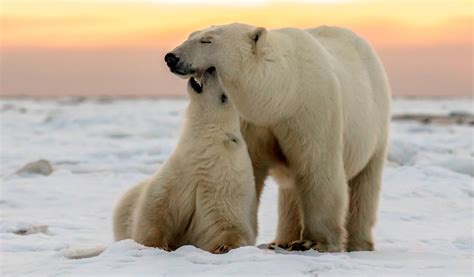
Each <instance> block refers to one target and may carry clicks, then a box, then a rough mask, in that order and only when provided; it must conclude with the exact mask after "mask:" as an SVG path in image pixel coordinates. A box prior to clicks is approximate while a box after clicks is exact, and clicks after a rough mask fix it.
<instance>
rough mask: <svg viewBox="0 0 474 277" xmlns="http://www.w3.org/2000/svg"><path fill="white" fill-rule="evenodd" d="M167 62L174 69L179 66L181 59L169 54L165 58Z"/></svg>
mask: <svg viewBox="0 0 474 277" xmlns="http://www.w3.org/2000/svg"><path fill="white" fill-rule="evenodd" d="M165 62H166V64H167V65H168V67H169V68H170V69H173V68H175V67H176V65H177V64H178V62H179V58H178V57H177V56H176V55H175V54H173V53H168V54H166V56H165Z"/></svg>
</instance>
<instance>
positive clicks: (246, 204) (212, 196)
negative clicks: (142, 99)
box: [114, 76, 257, 253]
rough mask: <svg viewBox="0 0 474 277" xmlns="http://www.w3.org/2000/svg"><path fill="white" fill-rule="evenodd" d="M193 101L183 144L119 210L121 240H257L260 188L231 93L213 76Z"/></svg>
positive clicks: (218, 247)
mask: <svg viewBox="0 0 474 277" xmlns="http://www.w3.org/2000/svg"><path fill="white" fill-rule="evenodd" d="M188 93H189V96H190V98H191V103H190V104H189V106H188V109H187V114H186V122H185V126H184V129H183V131H182V134H181V136H180V140H179V143H178V146H177V148H176V150H175V151H174V153H173V154H172V155H171V157H170V158H169V159H168V160H167V161H166V162H165V164H164V165H163V166H162V168H161V169H160V171H159V172H158V173H157V174H156V175H155V176H154V177H152V178H151V179H150V180H147V181H144V182H142V183H140V184H139V185H137V186H135V187H134V188H132V189H131V190H130V191H128V192H127V193H126V194H125V196H124V197H123V198H122V199H121V201H120V202H119V204H118V205H117V208H116V210H115V214H114V234H115V239H116V240H123V239H128V238H131V239H134V240H136V241H137V242H139V243H142V244H144V245H146V246H153V247H159V248H163V249H167V250H174V249H176V248H178V247H180V246H182V245H185V244H192V245H195V246H197V247H200V248H202V249H205V250H207V251H212V252H216V253H222V252H226V251H228V250H229V249H232V248H236V247H239V246H242V245H252V244H254V243H255V237H256V223H257V219H256V209H257V208H256V202H257V198H256V192H255V182H254V177H253V172H252V166H251V160H250V158H249V154H248V152H247V148H246V145H245V141H244V140H243V138H242V135H241V133H240V128H239V115H238V112H237V110H236V109H235V107H234V105H233V104H232V102H231V101H229V102H227V103H222V102H221V95H222V94H223V93H224V92H223V91H222V90H221V89H220V87H219V85H218V82H217V80H216V78H215V76H213V77H209V78H208V79H207V80H206V81H205V83H204V89H203V92H202V93H200V94H198V93H196V92H195V91H193V90H192V88H191V87H188Z"/></svg>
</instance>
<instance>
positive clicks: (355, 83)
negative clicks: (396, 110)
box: [172, 24, 390, 251]
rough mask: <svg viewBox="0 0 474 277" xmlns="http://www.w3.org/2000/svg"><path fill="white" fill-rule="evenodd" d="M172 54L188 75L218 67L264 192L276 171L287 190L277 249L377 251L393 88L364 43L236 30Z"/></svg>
mask: <svg viewBox="0 0 474 277" xmlns="http://www.w3.org/2000/svg"><path fill="white" fill-rule="evenodd" d="M203 37H205V38H206V39H207V40H210V41H212V43H206V44H202V43H200V40H201V39H202V38H203ZM172 52H173V53H174V54H176V55H177V56H178V57H179V58H180V64H187V65H188V67H189V68H192V69H193V70H194V71H192V72H188V73H189V74H188V75H187V76H185V77H189V75H190V74H193V75H194V76H197V77H199V76H200V75H201V74H202V72H203V71H204V70H206V68H208V67H210V66H214V67H216V68H217V72H218V74H219V75H220V77H221V82H222V86H223V88H224V89H225V90H227V91H228V92H229V94H230V95H231V96H232V98H233V100H234V101H235V104H236V106H237V109H238V110H239V112H240V115H241V117H242V118H243V119H245V122H243V124H242V133H243V136H244V137H245V139H246V142H247V144H248V147H249V152H250V156H251V158H252V162H253V165H254V173H255V178H256V183H257V184H256V185H257V192H260V191H261V187H262V186H263V181H264V180H265V177H266V176H267V175H268V174H269V171H270V170H271V171H272V173H273V174H274V175H276V176H278V177H279V178H278V179H279V182H280V183H286V184H287V185H285V186H282V188H281V190H280V200H279V215H280V217H279V223H278V233H277V238H276V242H277V243H283V244H288V243H291V242H293V241H295V240H299V239H303V240H309V241H312V242H314V245H313V248H316V249H318V250H320V251H342V250H344V249H345V247H346V249H347V250H372V249H373V239H372V234H371V232H372V227H373V226H374V224H375V217H376V211H377V205H378V197H379V191H380V186H381V176H382V169H383V163H384V159H385V152H386V147H387V138H388V129H389V128H388V125H389V115H390V88H389V84H388V80H387V77H386V74H385V71H384V69H383V66H382V64H381V62H380V61H379V59H378V57H377V55H376V53H375V52H374V50H373V49H372V48H371V47H370V45H369V44H368V43H367V42H366V41H364V40H363V39H362V38H360V37H359V36H357V35H356V34H354V33H353V32H351V31H349V30H346V29H342V28H337V27H326V26H321V27H318V28H314V29H308V30H301V29H294V28H285V29H277V30H268V31H267V30H266V29H264V28H257V27H254V26H250V25H245V24H230V25H223V26H213V27H210V28H208V29H205V30H202V31H198V32H195V33H193V34H192V35H191V36H190V37H189V38H188V40H186V41H185V42H184V43H183V44H182V45H180V46H178V47H177V48H176V49H174V50H173V51H172ZM191 66H192V67H191ZM288 184H289V185H288Z"/></svg>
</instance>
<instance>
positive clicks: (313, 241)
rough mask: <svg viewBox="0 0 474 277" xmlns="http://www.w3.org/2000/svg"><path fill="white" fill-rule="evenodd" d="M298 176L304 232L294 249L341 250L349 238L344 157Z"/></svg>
mask: <svg viewBox="0 0 474 277" xmlns="http://www.w3.org/2000/svg"><path fill="white" fill-rule="evenodd" d="M323 163H324V168H318V167H315V168H314V170H312V171H309V172H306V173H305V174H301V175H299V176H298V177H297V184H298V188H299V192H300V196H301V204H302V206H303V217H304V219H303V222H304V227H303V236H302V240H301V241H296V242H294V243H293V244H292V245H290V246H289V248H290V249H291V250H306V249H308V248H312V249H315V250H318V251H320V252H341V251H343V250H344V244H345V241H346V229H345V226H344V224H345V216H346V210H347V205H348V192H347V184H346V181H345V176H344V170H343V165H342V161H339V162H337V163H336V164H335V165H333V166H328V164H330V163H331V162H330V161H329V162H328V161H326V162H323Z"/></svg>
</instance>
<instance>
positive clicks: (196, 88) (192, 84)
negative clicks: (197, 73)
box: [190, 77, 202, 93]
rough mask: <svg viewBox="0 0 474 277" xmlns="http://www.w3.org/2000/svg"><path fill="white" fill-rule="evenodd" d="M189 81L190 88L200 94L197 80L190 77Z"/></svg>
mask: <svg viewBox="0 0 474 277" xmlns="http://www.w3.org/2000/svg"><path fill="white" fill-rule="evenodd" d="M190 81H191V87H192V88H193V89H194V91H196V92H197V93H201V92H202V85H201V83H200V82H199V81H198V80H196V79H195V78H194V77H191V79H190Z"/></svg>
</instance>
